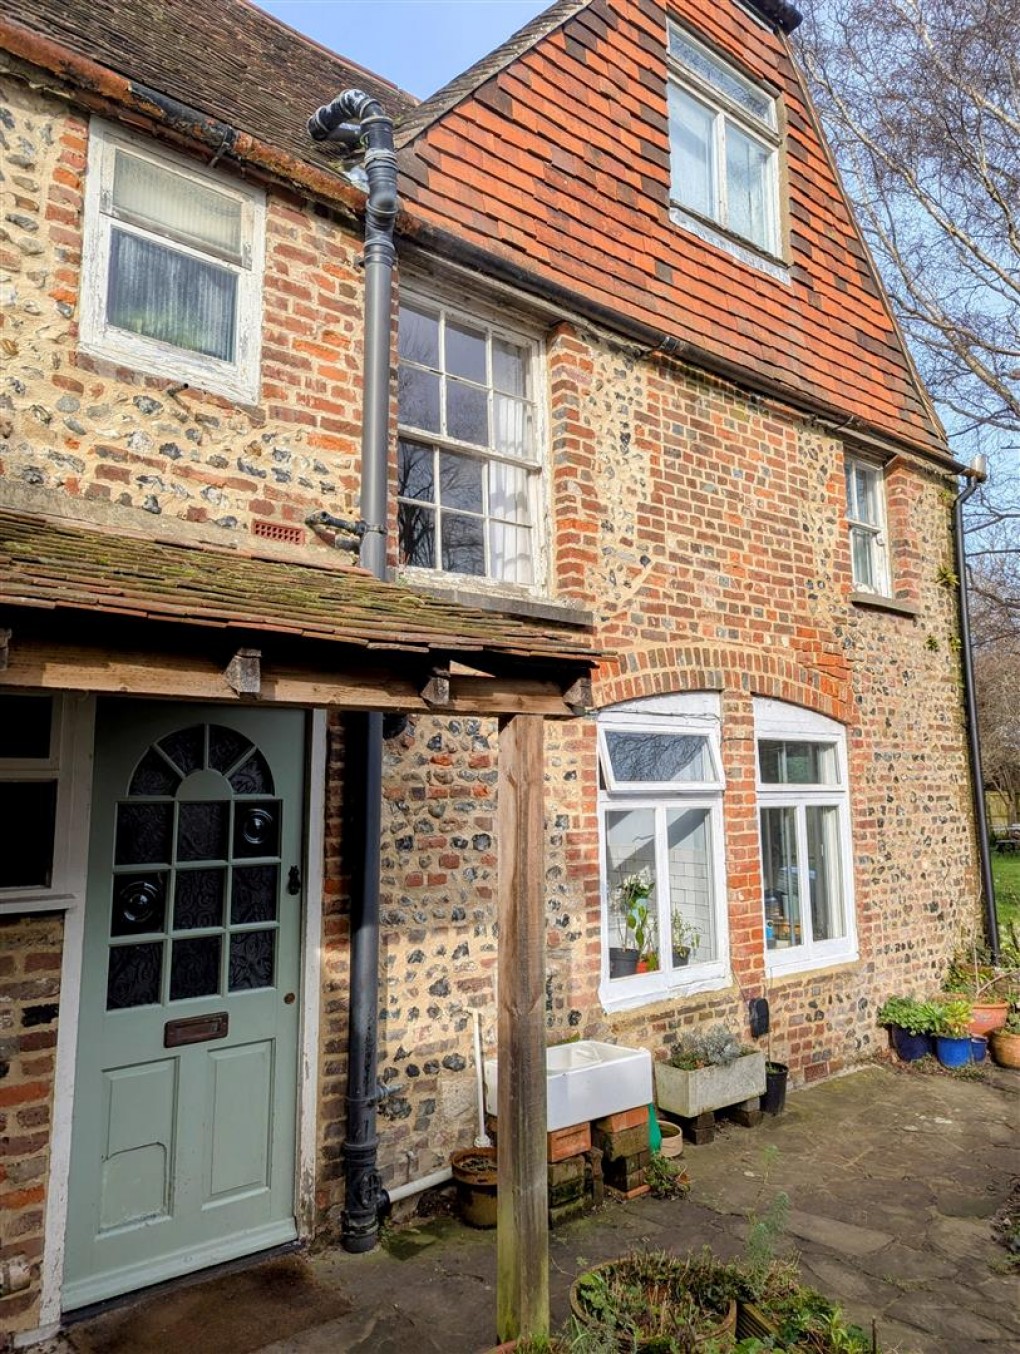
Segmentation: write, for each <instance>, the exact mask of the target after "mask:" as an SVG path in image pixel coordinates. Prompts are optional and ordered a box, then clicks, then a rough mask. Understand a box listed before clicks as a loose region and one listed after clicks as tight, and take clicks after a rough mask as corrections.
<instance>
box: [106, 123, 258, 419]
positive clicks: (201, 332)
mask: <svg viewBox="0 0 1020 1354" xmlns="http://www.w3.org/2000/svg"><path fill="white" fill-rule="evenodd" d="M264 236H265V195H264V194H263V193H261V192H260V191H259V190H258V189H255V188H252V187H250V186H249V185H247V184H244V183H241V182H240V181H239V180H237V179H234V178H231V177H230V176H228V175H226V174H224V173H220V172H216V171H210V170H208V169H206V168H204V167H203V166H201V165H199V164H196V163H195V162H193V161H191V160H188V159H186V158H184V157H182V156H179V155H175V154H172V153H171V152H169V151H166V150H163V149H157V148H155V147H153V146H151V145H150V144H148V143H146V142H143V141H140V140H136V139H135V138H130V137H127V136H125V135H124V134H123V133H121V132H120V131H119V130H117V129H115V128H112V127H110V126H108V125H106V124H104V123H101V122H99V121H98V120H97V119H93V121H92V123H91V125H90V145H89V164H88V179H87V184H86V194H85V246H84V261H83V290H82V319H81V342H82V347H83V348H84V349H85V351H86V352H89V353H92V354H94V355H95V356H98V357H104V358H109V359H111V360H112V361H115V362H119V363H121V364H122V365H124V366H127V367H132V368H134V369H136V370H138V371H145V372H150V373H152V374H153V375H156V376H164V377H168V378H170V379H173V380H176V381H184V382H187V383H188V384H191V385H195V386H198V387H201V388H202V389H204V390H211V391H214V392H216V393H218V394H221V395H225V396H227V397H228V398H230V399H237V400H241V401H243V402H246V403H253V402H254V401H256V400H257V399H258V392H259V358H260V349H261V331H262V271H263V261H264V251H265V244H264Z"/></svg>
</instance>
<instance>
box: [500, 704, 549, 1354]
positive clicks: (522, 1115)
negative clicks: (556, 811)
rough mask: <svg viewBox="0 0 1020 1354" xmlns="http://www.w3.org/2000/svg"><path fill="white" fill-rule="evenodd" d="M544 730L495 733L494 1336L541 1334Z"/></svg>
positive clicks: (519, 725)
mask: <svg viewBox="0 0 1020 1354" xmlns="http://www.w3.org/2000/svg"><path fill="white" fill-rule="evenodd" d="M543 731H544V726H543V722H542V719H541V718H540V717H539V716H537V715H516V716H513V717H511V718H509V719H506V720H505V721H504V722H503V724H502V726H501V728H500V733H499V802H498V810H497V813H498V819H497V823H498V825H497V843H498V851H499V960H498V965H499V970H498V978H499V1050H498V1057H499V1103H498V1119H499V1136H498V1138H497V1149H498V1150H497V1177H498V1190H497V1232H496V1255H497V1278H496V1328H497V1331H498V1334H499V1338H500V1340H512V1339H515V1338H516V1337H518V1336H521V1335H528V1336H539V1335H546V1334H547V1333H548V1331H549V1217H548V1198H547V1189H546V1160H545V1157H546V1128H545V1125H546V1103H545V908H544V898H545V891H544V874H545V866H544V823H543V800H544V776H543V765H542V742H543Z"/></svg>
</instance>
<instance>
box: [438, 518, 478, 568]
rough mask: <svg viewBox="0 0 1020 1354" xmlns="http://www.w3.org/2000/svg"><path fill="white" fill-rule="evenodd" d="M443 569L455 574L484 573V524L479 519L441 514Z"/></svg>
mask: <svg viewBox="0 0 1020 1354" xmlns="http://www.w3.org/2000/svg"><path fill="white" fill-rule="evenodd" d="M443 568H444V569H449V570H450V571H451V572H452V573H457V574H476V575H477V574H484V573H485V524H484V522H483V521H482V519H481V518H480V517H465V516H463V515H462V514H461V513H454V512H444V513H443Z"/></svg>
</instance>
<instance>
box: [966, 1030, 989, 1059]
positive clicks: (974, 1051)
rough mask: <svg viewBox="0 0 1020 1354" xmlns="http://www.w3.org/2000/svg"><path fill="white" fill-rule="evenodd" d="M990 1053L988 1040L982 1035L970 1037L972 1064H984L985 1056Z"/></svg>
mask: <svg viewBox="0 0 1020 1354" xmlns="http://www.w3.org/2000/svg"><path fill="white" fill-rule="evenodd" d="M987 1052H988V1040H987V1039H985V1038H984V1037H983V1036H982V1035H976V1034H972V1035H971V1036H970V1058H971V1062H975V1063H983V1062H984V1060H985V1054H986V1053H987Z"/></svg>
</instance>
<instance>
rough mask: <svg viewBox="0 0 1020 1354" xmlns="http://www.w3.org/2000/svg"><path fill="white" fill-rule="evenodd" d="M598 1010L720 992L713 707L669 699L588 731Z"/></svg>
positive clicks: (699, 698)
mask: <svg viewBox="0 0 1020 1354" xmlns="http://www.w3.org/2000/svg"><path fill="white" fill-rule="evenodd" d="M598 746H599V770H600V792H599V811H600V819H601V844H602V881H603V924H602V936H603V945H602V950H603V985H602V996H603V1001H604V1004H605V1005H606V1006H607V1007H610V1008H612V1007H614V1006H621V1005H625V1006H626V1005H633V1004H636V1003H638V1002H640V1001H642V1000H648V999H651V998H654V997H655V996H656V995H659V994H665V993H668V992H670V991H674V990H683V991H690V992H694V991H699V990H704V989H706V988H709V987H712V986H720V985H722V983H723V982H724V981H726V977H727V973H728V961H729V942H728V936H727V932H726V909H725V898H726V888H725V873H724V852H723V822H722V796H723V775H722V766H721V761H720V753H719V707H718V698H717V697H715V696H712V695H694V694H692V695H677V696H670V697H662V698H653V699H651V700H648V701H637V702H631V703H628V704H627V705H625V706H617V707H614V708H613V709H612V710H607V711H604V712H603V713H602V714H601V715H600V716H599V721H598Z"/></svg>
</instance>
